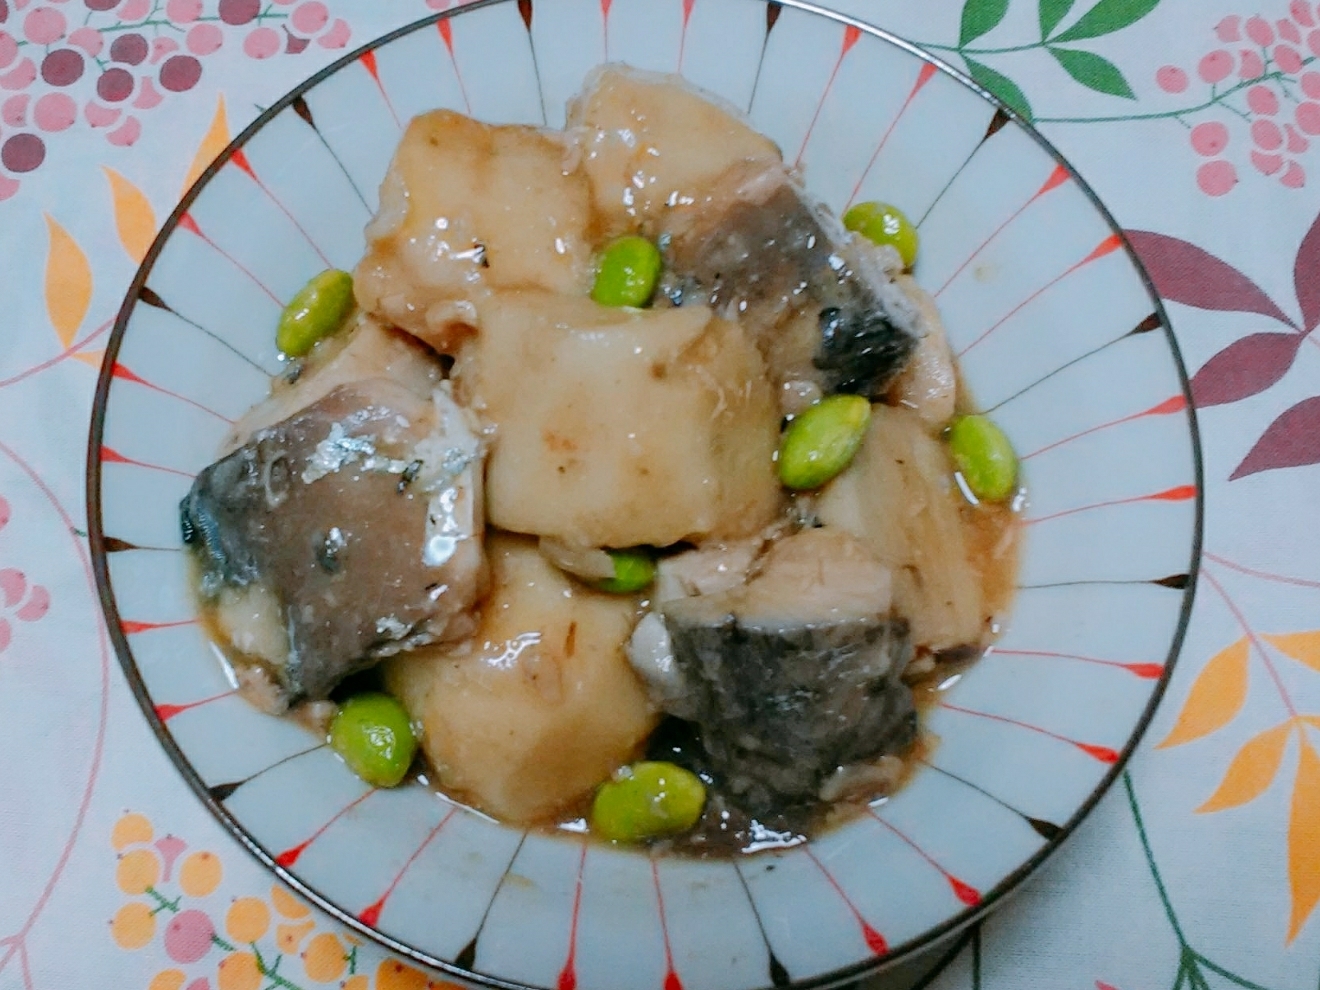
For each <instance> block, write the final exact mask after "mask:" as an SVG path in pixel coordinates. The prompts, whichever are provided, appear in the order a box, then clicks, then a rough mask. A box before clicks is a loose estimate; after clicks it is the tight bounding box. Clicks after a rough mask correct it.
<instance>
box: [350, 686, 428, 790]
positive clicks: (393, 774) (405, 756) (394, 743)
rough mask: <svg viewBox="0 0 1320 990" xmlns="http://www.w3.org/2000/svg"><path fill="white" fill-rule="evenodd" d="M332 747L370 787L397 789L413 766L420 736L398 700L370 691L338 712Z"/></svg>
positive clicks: (353, 698)
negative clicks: (415, 733)
mask: <svg viewBox="0 0 1320 990" xmlns="http://www.w3.org/2000/svg"><path fill="white" fill-rule="evenodd" d="M330 748H331V749H333V750H334V751H335V752H336V753H338V754H339V755H340V756H341V757H343V760H344V762H345V763H347V764H348V768H349V769H350V770H352V771H353V772H354V773H355V774H357V775H358V776H359V777H361V778H362V779H363V780H365V781H366V782H367V783H368V784H371V785H372V786H373V787H393V786H395V785H396V784H398V783H399V781H401V780H403V778H404V776H405V775H406V774H407V773H408V768H409V767H410V766H411V765H412V761H413V757H414V756H415V755H416V753H417V737H416V736H415V735H414V734H413V729H412V723H411V722H410V721H409V720H408V713H407V712H406V711H405V710H404V707H403V705H401V704H400V703H399V702H398V700H397V699H395V698H392V697H390V696H389V695H388V694H382V693H380V692H379V691H369V692H367V693H365V694H357V695H354V696H353V697H351V698H349V699H348V700H347V701H345V702H344V703H343V704H342V705H341V706H340V708H339V711H337V712H336V713H335V717H334V719H333V720H332V721H331V723H330Z"/></svg>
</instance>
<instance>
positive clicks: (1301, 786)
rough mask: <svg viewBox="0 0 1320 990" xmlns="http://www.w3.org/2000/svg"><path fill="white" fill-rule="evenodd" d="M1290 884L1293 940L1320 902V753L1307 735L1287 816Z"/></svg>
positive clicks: (1290, 927)
mask: <svg viewBox="0 0 1320 990" xmlns="http://www.w3.org/2000/svg"><path fill="white" fill-rule="evenodd" d="M1288 885H1289V887H1290V888H1291V889H1292V918H1291V919H1290V920H1289V922H1288V941H1289V942H1291V941H1292V940H1293V939H1295V938H1296V937H1297V934H1298V932H1300V931H1301V930H1302V926H1303V925H1304V924H1306V919H1307V918H1309V917H1310V916H1311V912H1312V911H1313V910H1314V909H1315V905H1316V903H1317V902H1320V756H1316V754H1315V750H1314V749H1312V748H1311V743H1310V742H1309V741H1308V740H1307V738H1306V737H1305V736H1303V737H1302V752H1301V759H1299V760H1298V762H1297V782H1296V783H1295V784H1293V795H1292V811H1291V812H1290V813H1289V816H1288Z"/></svg>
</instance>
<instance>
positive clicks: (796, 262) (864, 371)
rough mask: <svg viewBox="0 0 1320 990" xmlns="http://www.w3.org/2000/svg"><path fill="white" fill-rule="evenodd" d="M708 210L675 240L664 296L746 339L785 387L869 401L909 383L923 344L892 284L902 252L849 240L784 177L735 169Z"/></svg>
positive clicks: (676, 231)
mask: <svg viewBox="0 0 1320 990" xmlns="http://www.w3.org/2000/svg"><path fill="white" fill-rule="evenodd" d="M710 200H711V204H710V206H709V208H707V209H705V210H703V211H702V212H701V213H699V214H696V215H693V216H690V217H687V218H686V223H685V224H684V225H682V226H675V227H673V228H672V229H671V231H670V233H671V235H672V236H671V237H670V239H669V243H668V247H667V250H666V254H665V260H666V263H667V265H668V270H667V272H666V274H665V277H664V278H663V279H662V282H661V288H660V291H661V292H662V293H663V294H664V295H665V296H666V297H667V298H668V299H669V300H670V301H671V302H673V303H674V304H676V305H680V306H681V305H688V304H690V303H698V304H701V305H708V306H710V307H711V308H712V309H714V310H715V312H716V313H718V314H721V315H726V316H729V317H730V318H736V319H737V320H738V321H739V322H740V323H742V324H743V325H744V326H745V327H747V328H748V329H749V331H750V332H751V333H752V335H753V337H754V339H755V340H756V341H757V344H758V346H759V347H760V348H761V351H762V353H763V354H764V355H765V356H766V359H767V362H768V363H769V365H770V372H771V375H772V378H773V379H774V381H775V384H776V385H782V384H783V383H785V382H791V381H800V380H809V381H814V382H816V383H817V384H818V385H819V386H820V388H821V390H822V391H823V392H824V393H825V394H827V395H828V394H831V393H835V392H852V393H857V394H859V395H865V396H867V397H871V396H873V395H877V394H879V393H880V392H882V391H883V390H884V389H885V388H886V387H887V386H888V384H889V383H890V382H891V381H892V380H893V379H894V378H895V377H896V376H897V375H898V374H899V372H901V371H902V370H903V368H904V366H905V365H906V364H907V362H908V360H909V358H910V357H911V355H912V352H913V350H914V349H915V348H916V346H917V343H918V340H919V339H920V335H921V332H922V330H921V327H920V325H919V319H918V310H917V307H916V305H915V304H914V302H913V301H912V299H910V298H909V297H908V295H907V294H906V293H905V292H904V291H903V290H902V288H901V287H900V286H899V285H898V284H897V283H896V282H895V281H894V276H895V274H897V272H898V271H899V270H900V269H901V262H899V260H898V256H897V254H896V252H894V251H893V250H892V249H889V248H877V247H876V246H875V245H872V244H870V243H869V242H866V241H863V240H862V239H861V238H859V237H857V236H855V235H853V234H849V233H848V232H847V231H845V230H844V229H843V227H842V226H841V225H840V224H839V223H838V221H837V220H835V219H834V218H833V217H831V216H829V214H828V213H827V212H826V211H825V210H824V209H823V208H822V207H820V206H819V205H817V204H815V203H814V202H812V201H811V200H810V198H809V197H808V195H807V193H806V191H805V190H804V189H803V188H802V186H801V185H800V184H799V183H798V182H797V181H796V180H795V179H794V178H793V177H792V176H790V175H789V174H788V172H787V171H786V170H785V169H784V168H783V167H782V166H781V165H769V166H758V167H755V168H749V167H746V166H737V167H735V168H733V169H731V170H730V171H729V172H728V173H727V174H726V175H725V176H723V177H721V178H720V179H719V180H718V182H717V183H716V184H715V186H714V188H713V191H712V193H711V196H710Z"/></svg>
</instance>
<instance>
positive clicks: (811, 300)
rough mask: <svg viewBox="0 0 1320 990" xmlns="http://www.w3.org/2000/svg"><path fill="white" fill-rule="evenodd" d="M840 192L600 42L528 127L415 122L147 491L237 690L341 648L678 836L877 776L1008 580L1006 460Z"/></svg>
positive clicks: (911, 299)
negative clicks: (293, 311) (830, 205)
mask: <svg viewBox="0 0 1320 990" xmlns="http://www.w3.org/2000/svg"><path fill="white" fill-rule="evenodd" d="M808 178H809V177H808ZM872 213H873V214H874V211H872ZM853 216H854V214H852V213H850V214H848V215H847V218H846V219H848V220H849V223H848V227H858V228H859V229H861V230H863V231H865V233H866V234H867V235H869V236H862V235H860V234H858V233H854V232H851V231H850V230H849V229H847V227H845V226H844V224H842V223H840V221H839V220H837V219H836V218H835V217H834V216H833V215H832V214H831V213H830V212H829V211H828V210H827V209H826V208H825V207H824V206H822V205H821V204H818V203H816V202H815V201H814V200H812V199H811V197H810V196H809V194H808V193H807V191H806V188H805V186H804V185H803V182H802V177H801V176H799V175H797V174H795V173H794V172H793V171H792V170H791V169H789V168H787V167H786V166H785V164H784V162H783V161H782V158H781V156H780V154H779V151H778V149H776V148H775V147H774V145H773V144H771V143H770V142H769V141H768V140H767V139H765V138H764V137H762V136H761V135H759V134H757V133H755V132H754V131H753V130H751V129H750V128H749V127H748V126H747V125H746V124H745V123H744V122H743V121H742V120H741V119H740V118H739V117H738V115H737V114H736V113H734V112H733V111H731V110H728V109H726V108H724V107H722V106H720V105H719V104H718V103H716V102H715V101H713V100H711V99H709V98H707V97H706V96H704V95H702V94H700V93H698V92H696V91H694V90H693V89H691V88H690V87H687V86H686V85H685V84H683V83H682V82H681V81H679V80H677V79H676V78H674V77H661V76H652V75H647V74H643V73H638V72H634V71H632V70H628V69H624V68H620V67H606V68H604V69H603V70H601V71H600V72H598V73H597V74H595V75H594V76H593V77H592V78H591V79H590V80H588V82H587V84H586V87H585V89H584V91H583V93H582V94H581V95H580V96H579V97H578V98H577V99H576V100H575V101H574V103H573V105H572V106H571V107H570V112H569V121H568V126H567V128H566V129H565V130H564V131H562V132H560V131H548V130H542V129H535V128H529V127H520V126H491V125H486V124H482V123H480V122H477V121H474V120H471V119H470V118H467V117H464V116H462V115H459V114H455V113H452V112H449V111H442V110H438V111H433V112H431V113H428V114H423V115H422V116H420V117H418V118H416V119H414V120H413V121H412V122H411V124H410V125H409V126H408V128H407V131H406V133H405V135H404V137H403V140H402V142H401V143H400V146H399V148H398V149H397V151H396V153H395V157H394V161H393V164H392V165H391V168H390V171H389V173H388V175H387V176H386V179H385V181H384V183H383V185H382V189H381V206H380V210H379V213H378V214H377V216H376V217H375V218H374V219H373V221H372V222H371V224H370V225H369V226H368V228H367V231H366V240H367V243H366V251H365V255H364V257H363V259H362V261H361V262H360V264H359V265H358V267H357V270H356V272H355V273H354V281H353V288H354V294H355V296H356V306H357V310H356V312H355V313H354V315H352V316H351V317H350V318H349V319H348V320H347V321H346V325H344V326H343V327H342V328H340V327H339V326H338V325H337V323H336V326H335V327H331V328H329V329H330V330H333V331H335V332H333V333H329V334H327V335H325V336H324V339H321V340H320V341H319V342H318V343H316V344H315V346H314V347H312V348H311V350H310V353H308V354H307V355H306V356H305V357H302V358H299V359H297V360H294V361H291V363H290V366H289V372H288V374H286V375H285V376H282V378H280V379H279V380H277V381H276V382H275V383H274V385H273V388H272V394H271V397H270V398H269V399H268V400H266V401H265V402H263V403H262V404H260V405H258V406H257V407H255V408H254V409H253V410H251V411H250V412H249V414H248V415H247V416H246V417H245V418H244V420H243V421H242V422H240V423H239V424H238V425H237V426H236V427H235V430H234V433H233V435H232V436H231V438H230V440H229V442H228V443H227V445H226V448H225V450H223V451H221V455H222V456H221V459H220V460H218V461H217V462H216V463H215V464H213V465H211V466H210V467H208V468H207V469H206V470H204V471H203V472H202V473H201V474H200V475H199V476H198V478H197V480H196V482H195V484H194V486H193V489H192V491H191V492H190V494H189V496H188V497H187V499H185V501H184V504H183V507H182V514H183V522H184V531H185V539H186V540H187V541H188V542H189V543H190V544H192V545H193V547H194V548H195V549H196V554H197V561H198V568H197V571H198V580H197V586H198V593H199V596H200V599H201V601H202V603H203V608H204V612H205V614H206V616H207V622H208V629H209V630H210V631H211V633H212V635H213V637H214V638H215V640H216V641H217V643H218V645H219V646H220V647H221V648H222V649H223V650H224V652H225V653H226V655H227V657H228V658H229V660H230V662H231V663H232V664H233V666H234V669H235V673H236V676H237V677H238V678H239V680H240V682H241V683H242V684H243V685H244V687H245V691H246V693H247V694H248V696H249V697H250V698H252V699H253V700H254V701H256V702H257V703H258V704H260V705H262V707H264V708H266V709H267V710H269V711H272V712H276V713H279V712H286V711H294V712H299V711H303V712H306V711H308V710H309V706H311V709H310V710H312V711H314V712H315V713H323V714H325V715H329V714H330V713H331V712H332V711H333V706H332V705H328V704H326V702H327V700H328V699H333V700H334V701H336V702H338V701H342V700H344V698H345V696H346V695H348V694H351V693H352V692H353V691H356V690H358V689H359V688H360V687H361V685H362V682H363V677H367V678H370V679H371V680H372V681H373V682H374V684H375V686H376V687H383V688H384V689H385V690H386V691H388V692H389V693H390V694H391V695H392V696H393V697H394V698H396V699H398V701H399V702H401V703H402V706H403V708H404V709H405V710H406V713H407V716H408V718H410V719H411V720H412V722H413V723H414V725H415V727H416V731H417V734H418V737H419V742H420V749H421V753H422V754H423V757H424V760H425V764H426V767H427V770H426V776H427V778H428V781H429V782H431V783H433V784H434V785H436V786H438V787H439V788H440V789H442V790H443V791H445V792H446V793H447V794H449V795H451V796H453V797H455V798H456V799H458V800H460V801H463V802H466V803H468V804H469V805H471V806H473V807H475V808H477V809H479V810H481V811H483V812H485V813H487V814H490V815H492V816H494V817H495V818H497V819H500V820H502V821H507V822H511V823H517V824H544V825H550V826H554V825H560V826H562V827H569V828H575V829H588V830H590V831H593V832H596V833H599V834H601V835H602V836H604V837H607V838H611V839H616V840H617V839H624V840H628V839H632V840H637V841H643V840H648V841H662V842H665V843H667V844H669V845H670V846H672V847H673V848H677V849H682V850H688V851H727V850H738V849H742V850H754V849H757V848H764V847H767V846H770V845H776V844H783V843H785V842H792V841H796V840H797V837H799V836H801V835H805V834H809V833H810V832H811V830H812V829H814V828H817V827H821V825H822V824H823V823H824V822H826V821H828V820H833V819H836V818H837V817H839V815H840V814H843V813H845V812H846V809H848V808H852V807H857V806H860V804H862V803H864V802H865V801H867V800H871V799H874V798H876V797H879V796H882V795H884V794H886V793H889V792H891V791H892V790H893V789H894V788H895V787H897V786H899V785H900V784H901V782H902V780H903V779H904V777H905V775H906V773H907V772H908V771H909V769H910V767H911V765H912V763H913V761H914V760H915V758H916V756H917V755H918V754H919V753H920V751H921V750H922V748H923V747H926V746H929V745H930V744H931V740H929V739H926V738H923V736H922V733H921V731H920V726H919V716H918V708H919V705H918V703H917V702H916V700H914V698H915V697H916V696H917V695H921V696H927V695H929V691H928V690H926V689H924V688H923V689H922V690H921V691H918V692H917V695H914V691H913V685H914V684H916V685H923V684H924V685H928V684H932V683H934V684H938V683H942V682H944V681H946V680H947V679H948V678H949V677H951V676H953V675H954V674H955V673H956V671H957V670H958V669H959V667H960V666H961V665H963V664H965V663H967V662H969V661H971V660H973V659H975V658H976V657H977V656H979V655H980V654H981V653H982V652H984V650H985V649H986V648H987V647H988V646H989V644H990V642H991V641H992V640H993V638H994V636H995V635H996V634H997V632H998V628H999V625H998V624H999V622H1000V619H1001V617H1002V616H1003V615H1004V614H1005V613H1006V611H1007V609H1008V607H1009V605H1010V601H1011V597H1012V588H1013V580H1014V573H1015V568H1016V561H1017V536H1018V523H1017V515H1016V503H1017V502H1019V501H1020V492H1018V490H1017V486H1016V481H1015V463H1014V462H1013V459H1012V454H1011V451H1005V450H998V451H996V450H993V449H990V448H992V447H993V444H991V445H990V447H987V448H986V449H979V448H977V447H976V446H975V444H976V443H981V444H982V447H985V446H986V445H985V444H984V443H983V442H982V441H980V440H978V438H980V437H984V436H989V437H990V438H991V439H992V440H993V438H994V437H995V436H998V434H997V431H995V429H994V427H993V425H992V424H988V422H982V421H981V420H979V419H978V420H976V421H973V422H972V423H971V425H973V426H976V427H977V430H961V431H960V430H958V429H957V428H955V429H954V430H953V431H952V432H950V431H949V427H950V426H951V425H955V424H958V423H962V422H964V419H963V417H965V416H966V415H967V414H969V413H970V412H971V410H970V408H969V407H970V403H969V401H968V399H967V397H966V395H965V393H964V392H963V391H962V390H961V389H960V386H959V380H958V374H957V369H956V366H955V364H954V361H953V358H952V355H951V353H950V350H949V347H948V345H947V342H946V341H945V337H944V332H943V329H942V327H941V324H940V319H939V314H938V312H937V311H936V309H935V306H934V304H933V302H932V301H931V299H930V298H929V297H928V296H927V295H925V293H923V292H922V290H921V289H920V288H918V286H917V285H916V283H915V281H914V280H913V279H912V278H911V276H910V267H911V259H910V258H904V257H902V256H901V254H900V252H899V250H896V249H895V247H894V246H893V245H892V244H889V243H885V242H886V240H887V235H886V233H885V229H884V228H883V227H882V228H877V229H873V228H872V227H871V226H868V224H867V223H866V222H864V219H865V218H863V221H859V222H858V223H853V222H852V217H853ZM877 230H878V232H877ZM648 264H649V265H651V266H652V268H651V269H650V270H648V268H647V266H648ZM639 286H640V288H639ZM634 291H640V292H641V293H642V294H641V295H639V296H637V297H636V298H634V297H632V296H629V295H626V293H629V292H634ZM624 301H626V302H629V303H634V305H620V304H619V303H620V302H624ZM638 302H640V303H642V304H641V305H635V303H638ZM288 315H289V314H287V313H286V317H288ZM299 318H301V317H299ZM978 430H979V431H980V432H978ZM986 431H989V432H988V433H987V432H986ZM964 435H965V436H970V437H972V440H971V441H967V440H964V439H962V437H963V436H964ZM949 438H952V446H951V441H950V439H949ZM969 444H972V445H971V446H969ZM996 458H997V459H996ZM987 478H988V479H991V480H990V481H987V480H986V479H987ZM978 489H980V490H981V491H980V494H982V495H983V496H986V495H988V496H989V497H988V498H987V497H982V498H977V497H976V496H977V494H978V491H977V490H978ZM332 738H336V737H335V736H333V735H332ZM407 752H408V753H409V754H410V753H411V750H408V751H407ZM348 755H349V756H350V757H351V754H348ZM641 760H644V761H645V762H640V763H639V762H638V761H641ZM349 762H350V765H355V766H356V764H355V763H354V760H353V759H352V758H350V759H349ZM657 781H658V782H659V783H656V782H657ZM666 781H668V783H666ZM648 787H649V788H651V790H650V791H648V790H647V788H648ZM656 788H658V790H657V789H656ZM666 789H668V790H666ZM630 795H632V796H633V797H630ZM634 799H635V800H637V801H640V802H642V803H643V805H644V806H643V807H630V806H629V805H628V801H629V800H634ZM671 806H672V807H671ZM607 816H609V817H608V819H607ZM667 816H668V817H667Z"/></svg>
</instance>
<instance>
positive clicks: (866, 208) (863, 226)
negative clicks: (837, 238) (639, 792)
mask: <svg viewBox="0 0 1320 990" xmlns="http://www.w3.org/2000/svg"><path fill="white" fill-rule="evenodd" d="M843 225H844V226H845V227H847V228H848V229H849V230H855V231H856V232H857V233H859V234H861V235H862V236H863V237H865V238H866V239H867V240H869V241H874V242H875V243H876V244H889V245H892V246H893V247H894V248H896V249H897V250H898V253H899V256H900V257H902V259H903V265H904V267H906V268H911V267H912V265H913V264H914V263H915V262H916V260H917V245H918V241H919V239H920V238H919V237H918V235H917V228H916V227H914V226H913V225H912V221H911V220H909V219H908V218H907V216H906V215H905V214H904V213H903V211H902V210H900V209H899V208H898V207H896V206H890V205H889V204H888V203H877V202H875V201H874V200H872V201H871V202H867V203H858V204H857V205H856V206H854V207H852V209H850V210H849V211H848V212H847V213H845V214H844V215H843Z"/></svg>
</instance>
